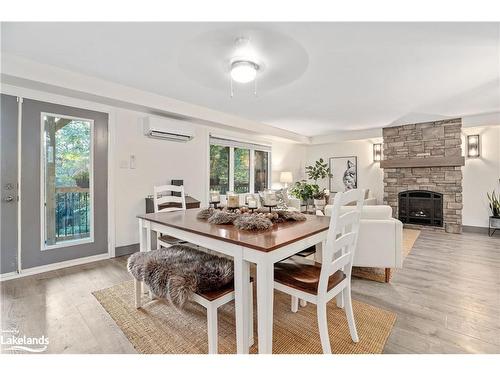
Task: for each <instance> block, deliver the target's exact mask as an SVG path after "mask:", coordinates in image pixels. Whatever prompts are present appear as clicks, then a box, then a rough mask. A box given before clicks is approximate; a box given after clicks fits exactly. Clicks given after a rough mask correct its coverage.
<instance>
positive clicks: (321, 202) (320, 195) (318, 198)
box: [306, 158, 332, 210]
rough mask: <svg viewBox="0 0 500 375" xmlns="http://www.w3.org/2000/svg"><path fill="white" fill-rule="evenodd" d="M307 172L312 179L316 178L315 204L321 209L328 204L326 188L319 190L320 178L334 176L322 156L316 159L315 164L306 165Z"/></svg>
mask: <svg viewBox="0 0 500 375" xmlns="http://www.w3.org/2000/svg"><path fill="white" fill-rule="evenodd" d="M306 173H307V177H309V179H310V180H314V185H315V186H316V187H317V190H316V192H315V194H314V196H313V198H314V205H315V206H316V207H317V208H318V209H320V210H321V209H322V208H323V207H324V206H325V204H326V194H325V190H324V189H323V190H322V191H319V186H318V180H324V179H325V178H330V177H332V173H331V171H330V167H329V166H328V164H327V163H326V162H325V161H324V160H323V159H322V158H320V159H319V160H316V162H315V163H314V165H309V166H307V167H306Z"/></svg>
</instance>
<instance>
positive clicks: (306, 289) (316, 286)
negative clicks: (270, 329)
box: [274, 189, 365, 353]
mask: <svg viewBox="0 0 500 375" xmlns="http://www.w3.org/2000/svg"><path fill="white" fill-rule="evenodd" d="M364 194H365V192H364V190H357V189H356V190H349V191H347V192H345V193H337V194H336V195H335V199H334V202H333V210H332V216H331V218H330V227H329V229H328V234H327V239H326V241H325V243H323V246H322V262H321V264H320V263H316V262H314V261H313V260H309V259H304V258H300V257H292V258H289V259H286V260H284V261H282V262H278V263H276V264H275V268H274V280H275V282H274V287H275V289H277V290H279V291H282V292H284V293H287V294H290V295H291V296H292V311H293V312H297V310H298V301H299V299H300V300H301V301H305V302H311V303H314V304H316V309H317V317H318V328H319V335H320V339H321V347H322V349H323V353H331V347H330V336H329V334H328V324H327V303H328V302H329V301H330V300H331V299H333V298H334V297H337V306H339V307H344V306H345V314H346V317H347V323H348V325H349V332H350V334H351V338H352V341H354V342H358V341H359V338H358V333H357V331H356V323H355V321H354V315H353V311H352V301H351V270H352V263H353V260H354V252H355V250H356V245H357V241H358V232H359V220H360V216H361V209H362V207H363V199H364ZM349 203H355V204H356V209H355V210H353V211H349V212H346V213H344V214H342V215H340V208H341V207H342V206H345V205H347V204H349Z"/></svg>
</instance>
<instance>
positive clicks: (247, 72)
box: [231, 61, 258, 83]
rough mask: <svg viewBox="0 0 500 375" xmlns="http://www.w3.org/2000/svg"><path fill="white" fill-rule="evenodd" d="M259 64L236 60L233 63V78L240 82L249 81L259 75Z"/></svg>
mask: <svg viewBox="0 0 500 375" xmlns="http://www.w3.org/2000/svg"><path fill="white" fill-rule="evenodd" d="M257 69H258V66H257V65H256V64H255V63H253V62H251V61H235V62H234V63H233V64H232V65H231V78H232V79H233V80H234V81H236V82H240V83H248V82H251V81H253V80H254V79H255V77H256V76H257Z"/></svg>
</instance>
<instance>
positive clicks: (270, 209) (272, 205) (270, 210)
mask: <svg viewBox="0 0 500 375" xmlns="http://www.w3.org/2000/svg"><path fill="white" fill-rule="evenodd" d="M277 206H278V205H277V204H264V207H267V208H269V213H271V212H272V211H273V208H275V207H277Z"/></svg>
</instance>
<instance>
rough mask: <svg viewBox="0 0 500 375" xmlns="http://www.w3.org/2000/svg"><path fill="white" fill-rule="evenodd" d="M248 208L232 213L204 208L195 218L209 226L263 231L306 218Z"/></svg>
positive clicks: (299, 215)
mask: <svg viewBox="0 0 500 375" xmlns="http://www.w3.org/2000/svg"><path fill="white" fill-rule="evenodd" d="M249 210H250V209H249V208H247V207H242V208H239V209H236V210H234V211H229V210H228V209H225V208H224V209H222V210H216V209H214V208H206V209H203V210H201V211H200V212H198V215H197V216H196V217H197V218H198V219H199V220H207V221H208V222H209V223H210V224H233V225H234V226H235V227H236V228H238V229H241V230H265V229H269V228H271V227H272V226H273V223H283V222H285V221H304V220H306V216H305V215H304V214H302V213H300V212H295V211H281V210H276V211H273V212H267V210H262V209H261V210H257V211H256V212H249Z"/></svg>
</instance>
